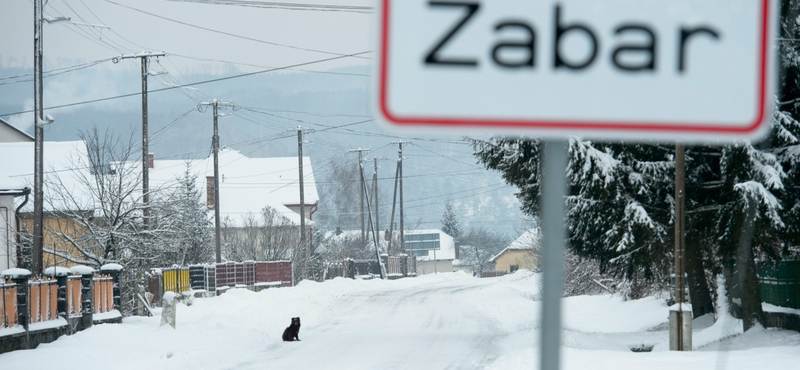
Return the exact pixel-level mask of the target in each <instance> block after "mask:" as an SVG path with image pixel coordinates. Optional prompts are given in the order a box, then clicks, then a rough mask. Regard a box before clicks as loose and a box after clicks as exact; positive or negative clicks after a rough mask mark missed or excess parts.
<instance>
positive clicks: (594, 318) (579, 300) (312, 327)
mask: <svg viewBox="0 0 800 370" xmlns="http://www.w3.org/2000/svg"><path fill="white" fill-rule="evenodd" d="M538 278H539V277H538V275H535V274H532V273H529V272H518V273H516V274H513V275H508V276H505V277H502V278H493V279H475V278H473V277H471V276H469V275H467V274H463V273H447V274H439V275H436V276H431V275H428V276H423V277H419V278H415V279H401V280H396V281H381V280H370V281H362V280H355V281H354V280H348V279H335V280H332V281H328V282H325V283H314V282H302V283H300V284H299V285H298V286H297V287H294V288H284V289H272V290H266V291H262V292H259V293H254V292H251V291H248V290H243V289H241V290H233V291H229V292H227V293H225V294H224V295H222V296H220V297H216V298H207V299H195V300H194V302H193V304H192V305H191V306H186V305H183V304H179V305H178V313H177V330H173V329H172V328H171V327H169V326H163V327H160V326H159V324H160V318H159V317H150V318H143V317H134V318H127V319H125V320H124V322H123V324H121V325H100V326H96V327H94V328H92V329H90V330H87V331H84V332H81V333H78V334H76V335H73V336H65V337H61V338H60V339H59V340H57V341H56V342H54V343H50V344H44V345H41V346H39V348H37V349H35V350H29V351H16V352H12V353H7V354H3V355H0V369H20V370H21V369H72V368H78V369H82V370H90V369H102V370H109V369H187V370H188V369H193V370H207V369H208V370H210V369H214V370H216V369H291V370H306V369H347V370H358V369H381V370H391V369H417V370H421V369H432V370H438V369H536V368H538V350H537V349H536V348H537V343H538V340H539V339H538V330H537V328H538V326H539V324H538V319H539V302H537V299H538V293H539V288H538ZM564 310H565V311H564V333H563V344H564V346H563V351H562V353H563V366H562V368H563V369H576V370H577V369H614V370H629V369H630V370H634V369H635V370H640V369H648V370H659V369H676V370H677V369H680V370H686V369H720V370H724V369H759V368H761V369H769V368H775V369H777V368H782V369H788V368H794V367H796V366H797V364H798V363H800V333H797V332H793V331H783V330H773V329H761V328H757V329H753V330H750V331H748V332H747V333H746V334H741V323H738V322H737V321H736V320H734V319H732V318H730V317H723V318H722V319H720V320H718V321H717V323H714V322H713V319H710V318H708V317H703V318H699V319H696V320H695V325H694V326H695V331H694V344H695V351H694V352H683V353H678V352H670V351H667V341H668V333H667V331H666V325H667V321H668V319H667V307H666V306H665V304H664V303H663V301H660V300H656V299H653V298H646V299H642V300H637V301H629V302H623V301H622V300H621V299H620V298H618V297H616V296H610V295H602V296H582V297H571V298H566V299H564ZM295 316H300V318H301V321H302V328H301V329H300V335H299V337H300V339H301V341H300V342H286V343H285V342H282V341H281V334H282V333H283V329H284V328H285V327H286V326H288V324H289V321H290V318H291V317H295ZM641 345H647V346H655V347H654V349H653V352H649V353H634V352H632V351H631V350H630V348H631V347H638V346H641Z"/></svg>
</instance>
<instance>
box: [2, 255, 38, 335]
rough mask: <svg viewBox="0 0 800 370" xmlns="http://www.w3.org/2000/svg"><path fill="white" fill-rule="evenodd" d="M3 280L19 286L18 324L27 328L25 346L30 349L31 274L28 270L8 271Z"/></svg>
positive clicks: (5, 272) (4, 272)
mask: <svg viewBox="0 0 800 370" xmlns="http://www.w3.org/2000/svg"><path fill="white" fill-rule="evenodd" d="M2 275H3V279H10V280H11V281H13V282H14V284H17V323H18V324H19V325H22V327H23V328H25V337H26V338H25V344H26V347H27V348H30V337H29V332H28V325H29V324H30V317H29V313H28V280H29V279H30V278H31V272H30V271H29V270H26V269H18V268H17V269H8V270H4V271H3V272H2Z"/></svg>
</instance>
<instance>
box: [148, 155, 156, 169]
mask: <svg viewBox="0 0 800 370" xmlns="http://www.w3.org/2000/svg"><path fill="white" fill-rule="evenodd" d="M153 167H154V164H153V153H148V154H147V168H153Z"/></svg>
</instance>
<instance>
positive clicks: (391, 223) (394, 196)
mask: <svg viewBox="0 0 800 370" xmlns="http://www.w3.org/2000/svg"><path fill="white" fill-rule="evenodd" d="M398 180H400V160H399V159H398V160H397V169H396V170H395V172H394V192H393V193H392V215H391V216H390V220H389V246H388V247H387V252H388V251H391V250H392V240H394V211H395V207H396V206H397V183H398ZM400 250H402V248H401V249H400Z"/></svg>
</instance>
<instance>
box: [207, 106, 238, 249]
mask: <svg viewBox="0 0 800 370" xmlns="http://www.w3.org/2000/svg"><path fill="white" fill-rule="evenodd" d="M200 105H201V106H209V105H210V106H212V107H213V109H214V136H212V137H211V146H212V148H213V150H214V246H215V251H216V257H217V258H216V261H217V263H222V248H221V247H220V235H219V232H220V231H219V225H220V219H219V208H220V204H219V130H218V129H217V117H218V116H219V110H218V109H219V106H220V105H222V106H226V107H232V106H233V103H231V102H221V101H218V100H217V99H214V100H212V101H207V102H200Z"/></svg>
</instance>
